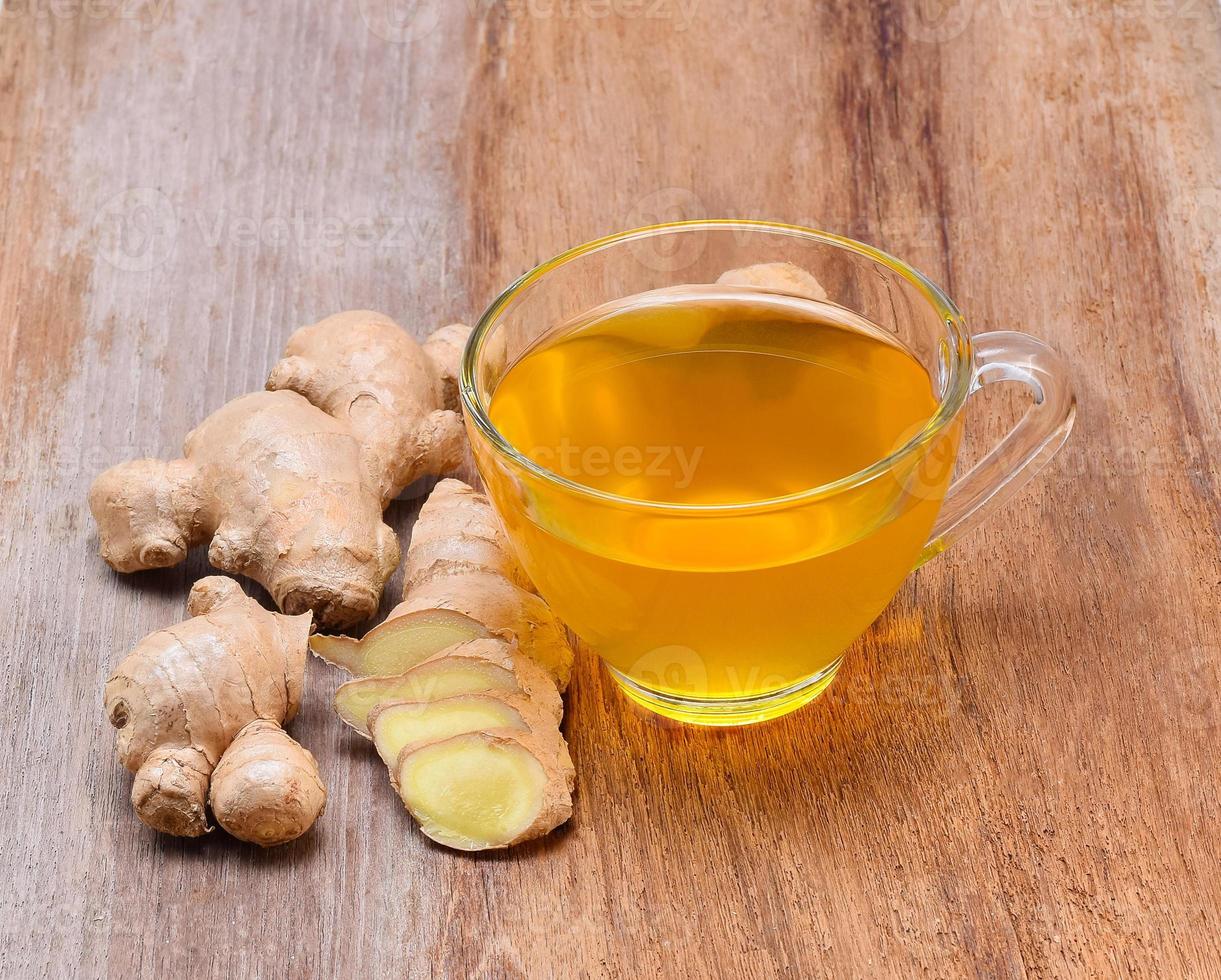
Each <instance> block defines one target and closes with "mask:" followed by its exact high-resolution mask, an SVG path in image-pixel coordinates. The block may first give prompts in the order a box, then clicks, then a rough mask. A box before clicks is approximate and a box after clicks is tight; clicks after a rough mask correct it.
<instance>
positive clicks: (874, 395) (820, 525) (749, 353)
mask: <svg viewBox="0 0 1221 980" xmlns="http://www.w3.org/2000/svg"><path fill="white" fill-rule="evenodd" d="M937 403H938V393H937V390H936V386H935V384H934V381H933V379H931V378H930V376H929V373H928V371H926V369H925V368H924V366H923V365H922V364H921V362H920V361H919V360H917V359H916V357H914V356H913V355H912V353H910V352H909V351H908V350H906V349H905V348H903V347H902V346H900V344H899V343H898V342H897V341H896V340H895V338H894V337H893V336H892V335H890V334H889V333H887V332H886V331H884V330H882V329H880V328H878V327H876V326H875V325H873V324H871V323H869V322H868V321H865V320H862V319H861V318H860V317H859V316H857V315H856V314H853V313H850V312H849V311H847V310H845V309H843V308H842V307H839V306H836V305H834V304H830V303H820V302H815V301H810V300H804V299H797V298H792V297H786V296H776V295H769V294H762V293H759V292H757V291H753V290H746V289H740V288H738V289H735V288H732V287H719V286H718V287H711V286H710V287H682V288H680V289H671V290H660V291H657V292H654V293H646V294H641V295H639V296H636V297H632V298H630V299H627V300H624V301H622V302H620V303H618V304H615V305H613V306H611V307H605V308H600V309H599V310H597V311H594V312H593V313H591V314H589V315H588V316H586V317H584V318H581V319H580V320H579V321H577V322H575V323H572V324H569V325H567V326H566V327H564V328H562V329H560V330H557V331H555V332H553V333H552V334H549V335H547V336H545V337H544V338H543V339H542V340H541V341H540V342H539V343H537V344H536V345H535V346H534V347H532V348H531V349H529V350H527V351H526V352H525V353H524V354H523V355H522V356H521V357H520V358H519V359H518V360H517V362H516V363H515V364H514V365H512V366H511V367H510V368H509V370H508V371H507V373H506V374H505V375H504V377H503V378H502V380H501V382H500V384H499V385H498V387H497V388H496V390H495V392H494V393H493V396H492V400H491V404H490V409H489V415H490V418H491V420H492V422H493V424H494V425H495V426H496V427H497V428H498V429H499V430H500V432H501V433H502V434H503V435H504V437H505V438H506V439H507V440H508V442H509V443H510V444H511V445H512V446H514V447H515V448H516V449H517V450H518V451H519V452H521V453H522V454H523V455H526V456H528V457H529V458H530V459H532V460H533V461H534V462H536V463H537V464H539V466H541V467H543V468H544V469H547V470H550V471H552V472H554V473H556V474H559V475H560V476H562V477H564V478H566V479H567V480H569V481H571V482H572V483H575V484H578V485H580V486H583V487H588V488H591V489H593V490H595V491H601V492H603V493H605V494H611V495H614V496H615V497H621V498H628V499H630V500H632V501H639V502H645V504H646V506H644V507H643V508H642V507H640V506H635V505H633V506H624V507H622V508H611V510H610V514H611V516H610V517H608V516H607V509H606V508H605V506H602V507H599V508H598V509H597V516H596V517H594V516H592V513H591V510H590V508H589V504H588V498H587V497H586V496H585V495H583V494H581V493H574V492H573V491H572V490H571V489H567V488H565V487H564V486H563V485H560V484H557V483H555V482H554V481H549V480H545V479H541V478H537V477H533V476H531V477H529V478H527V479H525V480H518V481H516V482H513V483H510V481H509V480H508V478H507V476H506V475H505V473H504V471H503V470H499V469H497V468H495V467H491V466H489V467H485V471H486V474H487V475H488V477H489V479H488V484H489V490H490V492H491V493H492V495H493V497H494V498H501V499H504V498H506V497H507V496H508V495H513V496H515V497H516V498H517V499H518V502H517V506H514V507H505V506H502V507H500V511H501V513H502V514H507V515H510V518H509V519H510V520H511V521H512V522H514V524H515V526H511V527H510V531H511V534H512V537H513V538H514V540H515V541H516V542H517V544H518V547H519V552H520V558H521V560H522V562H523V564H524V565H525V566H526V570H527V571H528V572H529V573H530V575H531V576H532V577H533V579H534V581H535V583H536V584H537V586H538V588H539V591H540V592H541V593H542V594H543V595H544V596H545V597H547V598H549V599H550V600H551V601H552V605H553V606H554V607H555V610H556V612H557V613H558V615H559V616H560V617H561V618H562V619H563V620H564V621H565V622H566V623H568V624H569V626H571V627H572V629H573V630H574V631H575V632H576V633H577V634H578V635H579V636H580V637H581V638H582V639H583V640H585V641H586V642H587V643H588V644H589V645H590V646H591V647H592V648H593V649H594V650H595V651H596V652H597V653H599V654H600V655H601V656H602V657H603V658H605V659H606V660H607V662H608V663H609V664H611V666H612V667H614V668H615V669H616V670H618V671H619V672H620V673H621V674H622V675H624V677H626V678H627V679H628V680H629V681H636V682H638V683H640V684H642V685H644V686H645V687H647V688H649V689H650V690H652V691H660V692H669V693H671V694H674V695H676V696H679V697H682V698H693V697H694V698H707V699H740V698H744V697H750V696H753V695H763V694H768V693H772V692H776V691H778V690H781V689H784V688H786V687H790V686H798V685H802V684H803V683H805V684H806V685H807V686H809V685H812V684H817V683H820V682H823V683H825V682H826V681H829V680H830V677H831V675H832V674H833V668H834V666H835V665H836V664H837V663H838V659H839V657H840V654H841V653H842V652H843V650H844V649H845V647H846V646H847V645H848V644H850V643H851V642H852V640H853V639H854V638H855V637H856V636H857V635H858V634H859V633H861V631H862V630H864V629H865V627H866V626H867V625H868V624H869V623H870V622H871V621H872V620H873V619H874V618H875V617H876V616H877V615H878V613H879V612H881V610H882V608H883V607H884V606H885V605H886V603H887V601H888V600H889V598H890V596H891V595H892V594H893V593H894V591H895V590H896V588H897V587H898V585H899V583H900V581H901V580H902V579H903V578H904V577H905V576H906V575H907V574H908V572H910V571H911V569H912V567H913V565H914V563H915V562H916V560H917V557H918V555H919V553H920V551H921V548H922V547H923V545H924V544H925V541H926V539H927V537H928V534H929V531H930V529H931V527H932V524H933V521H934V518H935V517H936V515H937V510H938V508H939V506H940V502H941V498H942V496H943V495H944V493H945V489H946V484H947V482H948V478H949V469H950V467H951V466H952V461H953V457H954V450H955V448H956V440H957V426H956V425H953V426H950V427H949V429H948V430H947V432H946V433H943V434H942V436H941V438H940V439H939V441H938V444H937V445H936V446H934V447H932V450H931V452H929V453H927V454H922V453H916V454H913V457H918V459H914V460H913V462H912V463H911V464H910V465H909V466H908V467H907V468H906V469H905V468H904V467H902V466H898V467H894V468H892V469H890V470H888V471H886V472H883V473H881V474H879V475H877V476H875V477H874V478H873V479H870V480H867V481H864V482H862V483H858V484H854V485H852V486H850V487H847V488H843V489H840V490H838V491H836V490H834V489H833V488H832V489H828V490H826V491H824V492H821V493H819V494H815V495H812V496H810V498H809V499H808V501H804V502H802V503H801V505H800V506H794V505H793V502H792V500H791V499H790V500H787V501H777V498H786V497H788V498H791V497H792V495H795V494H803V493H806V492H807V491H810V490H813V489H815V488H821V487H826V485H828V484H833V483H834V482H835V481H837V480H841V479H843V478H845V477H849V476H851V475H853V474H855V473H857V472H858V471H860V470H863V469H865V468H867V467H869V466H870V465H871V464H873V463H875V462H877V461H879V460H882V459H884V458H885V457H887V456H889V455H890V454H891V453H892V452H894V451H895V450H896V449H898V448H899V447H901V446H902V445H904V444H905V443H906V442H907V441H908V440H910V439H911V438H913V437H914V436H916V435H917V434H918V433H920V431H921V430H922V429H923V427H924V426H925V424H926V423H927V422H928V421H929V419H930V418H931V417H932V415H933V414H934V413H935V411H936V409H937ZM523 498H524V499H523ZM769 501H777V503H776V504H775V506H773V505H772V504H770V503H769ZM523 502H524V506H522V503H523ZM512 515H516V516H512ZM630 691H631V688H630V685H629V693H630ZM651 706H652V707H653V708H654V709H655V710H656V709H657V705H655V704H654V705H651ZM781 710H782V709H777V710H776V711H775V712H774V713H781Z"/></svg>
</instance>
